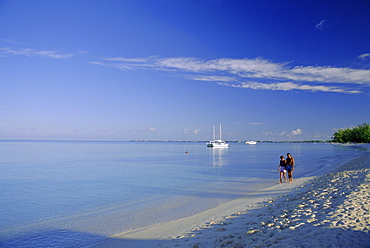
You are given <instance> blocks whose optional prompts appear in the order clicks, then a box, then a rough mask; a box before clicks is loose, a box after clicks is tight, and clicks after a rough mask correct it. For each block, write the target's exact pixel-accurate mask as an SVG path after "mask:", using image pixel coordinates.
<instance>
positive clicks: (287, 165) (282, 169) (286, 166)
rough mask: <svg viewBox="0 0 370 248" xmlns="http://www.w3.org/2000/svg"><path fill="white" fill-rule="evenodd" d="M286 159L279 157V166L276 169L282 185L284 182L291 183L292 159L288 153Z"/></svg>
mask: <svg viewBox="0 0 370 248" xmlns="http://www.w3.org/2000/svg"><path fill="white" fill-rule="evenodd" d="M286 155H287V158H286V159H285V158H284V156H280V164H279V167H278V171H279V173H280V182H279V183H283V177H284V181H285V182H287V183H291V182H293V171H294V158H293V157H292V155H291V154H290V153H287V154H286ZM286 172H288V178H289V179H288V180H287V178H286Z"/></svg>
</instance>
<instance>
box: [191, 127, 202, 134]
mask: <svg viewBox="0 0 370 248" xmlns="http://www.w3.org/2000/svg"><path fill="white" fill-rule="evenodd" d="M200 131H202V130H200V129H199V128H198V129H195V130H194V131H193V134H198V133H199V132H200Z"/></svg>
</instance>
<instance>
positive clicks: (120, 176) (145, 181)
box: [0, 140, 365, 247]
mask: <svg viewBox="0 0 370 248" xmlns="http://www.w3.org/2000/svg"><path fill="white" fill-rule="evenodd" d="M287 152H290V153H291V154H292V155H293V157H294V158H295V160H296V169H295V171H294V176H295V177H296V178H298V177H306V176H314V175H319V174H321V173H323V171H325V170H328V169H330V168H331V167H332V166H333V165H335V164H338V163H339V162H341V161H343V160H345V159H348V158H350V157H357V156H360V155H362V154H363V153H364V152H365V151H364V150H361V149H357V148H353V147H343V146H335V145H332V144H324V143H318V144H312V143H258V144H257V145H246V144H244V143H231V144H230V146H229V148H208V147H206V144H205V143H203V142H93V141H4V140H3V141H0V171H1V173H0V193H1V194H0V247H91V246H92V245H94V244H97V243H100V242H102V241H104V240H105V239H106V238H107V237H110V236H114V235H118V234H121V233H125V232H129V231H132V230H138V229H142V228H145V227H148V226H151V225H155V224H158V223H163V222H168V221H171V220H175V219H180V218H184V217H188V216H192V215H194V214H196V213H200V212H202V211H205V210H208V209H210V208H213V207H215V206H218V205H220V204H222V203H225V202H228V201H231V200H233V199H236V198H238V197H241V196H242V195H244V194H246V193H248V192H253V191H256V190H258V189H261V188H264V187H268V186H270V185H273V184H276V183H277V182H278V177H279V175H278V172H277V167H278V163H279V156H280V155H284V156H286V153H287Z"/></svg>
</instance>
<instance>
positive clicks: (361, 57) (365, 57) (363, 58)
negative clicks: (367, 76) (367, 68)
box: [358, 53, 370, 60]
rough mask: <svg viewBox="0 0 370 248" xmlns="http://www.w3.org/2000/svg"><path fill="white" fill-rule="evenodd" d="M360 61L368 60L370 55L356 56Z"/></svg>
mask: <svg viewBox="0 0 370 248" xmlns="http://www.w3.org/2000/svg"><path fill="white" fill-rule="evenodd" d="M358 57H359V58H360V59H362V60H367V59H369V58H370V53H364V54H361V55H359V56H358Z"/></svg>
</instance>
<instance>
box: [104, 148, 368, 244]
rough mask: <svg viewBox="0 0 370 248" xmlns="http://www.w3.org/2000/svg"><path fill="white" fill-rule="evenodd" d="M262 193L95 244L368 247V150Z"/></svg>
mask: <svg viewBox="0 0 370 248" xmlns="http://www.w3.org/2000/svg"><path fill="white" fill-rule="evenodd" d="M279 187H280V188H279ZM261 193H264V194H261ZM258 194H259V196H258V195H255V196H252V198H253V199H254V202H255V203H257V202H256V201H259V203H258V204H253V205H248V206H249V207H248V208H244V210H242V211H235V210H234V212H233V213H235V214H229V215H226V216H225V215H223V216H222V218H220V216H217V217H215V218H213V219H214V220H217V221H210V222H207V220H209V219H212V218H208V217H207V218H206V217H204V216H203V217H202V214H200V215H196V216H193V217H192V218H190V219H189V218H188V219H184V220H179V221H176V222H173V223H167V224H166V225H160V226H157V227H154V228H151V229H148V230H143V231H139V232H136V233H134V234H129V235H123V236H121V237H117V238H114V239H110V240H108V241H107V242H104V243H103V244H100V245H98V246H97V247H192V248H201V247H284V248H285V247H370V201H369V199H370V198H369V195H370V155H365V156H362V157H359V158H356V159H354V160H352V161H350V162H348V163H346V164H344V165H342V166H340V167H339V168H336V169H333V170H332V171H331V172H329V173H326V174H325V175H322V176H319V177H315V178H313V179H306V180H301V181H300V180H296V181H295V182H293V183H289V184H288V183H285V184H282V185H275V186H273V187H270V188H269V189H267V190H264V191H262V192H259V193H258ZM274 194H275V197H272V196H273V195H274ZM266 197H269V198H266ZM245 199H247V198H245ZM263 199H265V200H263ZM239 200H242V201H243V199H239ZM231 204H232V203H231ZM231 204H229V205H227V204H226V208H229V212H230V211H233V206H232V205H231ZM248 204H249V203H248ZM224 208H225V206H224ZM224 208H223V209H221V210H225V209H224ZM210 213H211V214H213V215H217V214H218V215H220V214H223V213H226V212H225V211H224V212H223V211H220V209H218V208H215V209H214V210H213V212H212V211H210ZM216 213H217V214H216ZM202 221H203V222H202ZM200 223H201V224H200ZM166 234H167V236H166ZM174 234H176V235H174Z"/></svg>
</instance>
